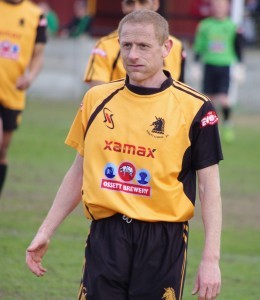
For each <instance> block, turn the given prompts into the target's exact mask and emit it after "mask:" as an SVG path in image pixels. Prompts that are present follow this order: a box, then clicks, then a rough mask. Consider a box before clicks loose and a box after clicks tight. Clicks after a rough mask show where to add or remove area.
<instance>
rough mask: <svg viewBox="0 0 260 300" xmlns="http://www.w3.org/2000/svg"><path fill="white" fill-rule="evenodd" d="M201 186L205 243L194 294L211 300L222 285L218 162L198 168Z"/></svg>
mask: <svg viewBox="0 0 260 300" xmlns="http://www.w3.org/2000/svg"><path fill="white" fill-rule="evenodd" d="M198 187H199V197H200V201H201V212H202V220H203V224H204V230H205V244H204V249H203V253H202V259H201V262H200V265H199V269H198V273H197V278H196V282H195V286H194V289H193V292H192V294H193V295H195V294H198V299H199V300H202V299H206V300H211V299H215V298H216V296H217V295H218V294H219V293H220V288H221V273H220V268H219V260H220V239H221V227H222V204H221V196H220V179H219V168H218V164H215V165H212V166H210V167H207V168H204V169H200V170H198Z"/></svg>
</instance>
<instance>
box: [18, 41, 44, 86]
mask: <svg viewBox="0 0 260 300" xmlns="http://www.w3.org/2000/svg"><path fill="white" fill-rule="evenodd" d="M44 48H45V44H44V43H36V44H35V46H34V51H33V55H32V58H31V62H30V65H29V67H28V69H27V71H26V72H25V73H24V74H23V75H22V76H21V77H19V78H18V80H17V82H16V87H17V88H18V89H19V90H26V89H28V88H29V87H30V85H31V83H32V82H33V80H34V79H35V78H36V76H37V75H38V74H39V72H40V70H41V69H42V66H43V60H44Z"/></svg>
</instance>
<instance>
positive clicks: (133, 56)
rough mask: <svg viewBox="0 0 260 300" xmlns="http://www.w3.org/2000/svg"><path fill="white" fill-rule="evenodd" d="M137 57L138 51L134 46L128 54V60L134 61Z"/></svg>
mask: <svg viewBox="0 0 260 300" xmlns="http://www.w3.org/2000/svg"><path fill="white" fill-rule="evenodd" d="M137 57H138V51H137V48H136V47H135V46H133V47H131V49H130V51H129V53H128V58H130V59H136V58H137Z"/></svg>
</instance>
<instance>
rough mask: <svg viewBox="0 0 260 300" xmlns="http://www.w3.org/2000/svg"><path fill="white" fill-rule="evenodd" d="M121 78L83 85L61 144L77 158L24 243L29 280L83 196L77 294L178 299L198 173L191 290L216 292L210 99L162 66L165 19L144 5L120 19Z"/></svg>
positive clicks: (99, 299) (217, 209) (215, 153)
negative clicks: (196, 260) (199, 244)
mask: <svg viewBox="0 0 260 300" xmlns="http://www.w3.org/2000/svg"><path fill="white" fill-rule="evenodd" d="M119 39H120V49H121V54H122V59H123V63H124V67H125V69H126V72H127V76H126V78H125V79H122V80H118V81H113V82H111V83H107V84H103V85H99V86H96V87H93V88H92V89H90V90H89V91H88V92H87V93H86V95H85V97H84V99H83V102H82V105H81V107H80V108H79V111H78V113H77V115H76V117H75V120H74V122H73V124H72V126H71V129H70V132H69V134H68V136H67V139H66V143H67V144H68V145H69V146H71V147H73V148H75V149H76V151H77V155H76V158H75V161H74V162H73V164H72V166H71V168H70V169H69V171H68V172H67V174H66V176H65V177H64V180H63V182H62V184H61V186H60V188H59V191H58V193H57V195H56V197H55V199H54V202H53V205H52V207H51V209H50V211H49V213H48V215H47V217H46V218H45V220H44V221H43V223H42V225H41V226H40V228H39V230H38V233H37V234H36V236H35V238H34V239H33V241H32V242H31V244H30V246H29V247H28V248H27V252H26V262H27V265H28V267H29V268H30V270H31V271H32V272H33V273H34V274H35V275H37V276H43V275H44V274H45V272H46V269H45V268H44V267H43V266H42V264H41V261H42V258H43V256H44V254H45V252H46V250H47V248H48V244H49V242H50V239H51V237H52V235H53V234H54V232H55V230H56V229H57V227H58V226H59V225H60V224H61V223H62V221H63V220H64V219H65V217H67V216H68V215H69V213H70V212H71V211H72V210H73V209H74V208H75V207H76V206H77V205H78V204H79V203H80V201H81V200H82V201H83V206H84V209H85V214H86V217H87V218H88V219H90V220H92V222H91V228H90V233H89V235H88V239H87V247H86V249H85V261H86V264H85V266H84V271H83V277H82V282H81V285H80V291H79V295H78V299H80V300H86V299H88V300H103V299H105V300H106V299H115V300H133V299H135V300H147V299H149V300H158V299H181V298H182V292H183V286H184V279H185V270H186V259H187V242H188V230H189V225H188V221H189V220H190V219H191V218H192V217H193V214H194V206H195V197H196V177H197V178H198V187H199V196H200V201H201V206H202V218H203V222H204V226H205V244H204V249H203V254H202V260H201V263H200V266H199V270H198V274H197V277H196V283H195V286H194V290H193V293H194V294H198V296H199V299H207V300H212V299H215V298H216V296H217V295H218V294H219V292H220V285H221V276H220V269H219V259H220V236H221V197H220V183H219V182H220V180H219V171H218V163H219V161H220V160H222V159H223V157H222V151H221V145H220V139H219V133H218V125H217V123H218V117H217V114H216V112H215V110H214V108H213V106H212V104H211V101H210V100H209V99H208V98H207V97H205V96H204V95H202V94H200V93H198V92H197V91H195V90H194V89H192V88H190V87H189V86H187V85H185V84H183V83H181V82H179V81H175V80H173V79H172V77H171V75H170V73H169V72H167V71H165V70H163V61H164V58H166V57H167V55H168V54H169V52H170V50H171V47H172V40H171V39H169V28H168V23H167V21H166V20H165V19H164V18H163V17H162V16H160V15H159V14H158V13H156V12H153V11H151V10H139V11H135V12H132V13H130V14H128V15H127V16H126V17H124V18H123V20H122V21H121V22H120V24H119Z"/></svg>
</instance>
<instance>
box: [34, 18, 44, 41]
mask: <svg viewBox="0 0 260 300" xmlns="http://www.w3.org/2000/svg"><path fill="white" fill-rule="evenodd" d="M46 28H47V20H46V18H45V16H44V15H40V19H39V24H38V27H37V34H36V39H35V44H37V43H43V44H45V43H46V42H47V33H46Z"/></svg>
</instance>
